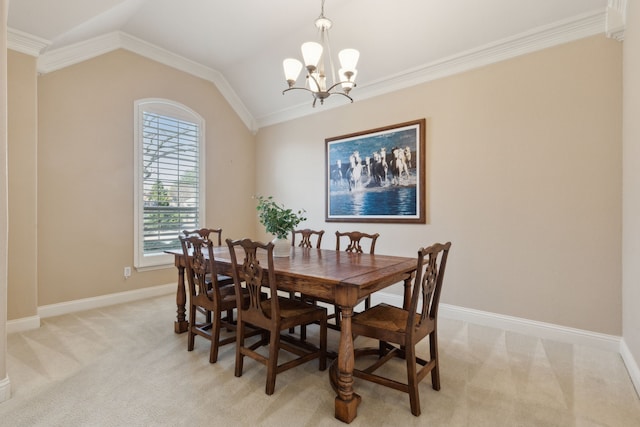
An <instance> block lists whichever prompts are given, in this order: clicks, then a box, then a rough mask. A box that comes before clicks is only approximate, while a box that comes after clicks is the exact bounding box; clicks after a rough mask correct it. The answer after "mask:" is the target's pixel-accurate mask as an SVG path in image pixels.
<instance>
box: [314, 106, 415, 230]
mask: <svg viewBox="0 0 640 427" xmlns="http://www.w3.org/2000/svg"><path fill="white" fill-rule="evenodd" d="M425 135H426V119H419V120H414V121H410V122H405V123H399V124H395V125H391V126H386V127H381V128H377V129H371V130H367V131H364V132H357V133H352V134H349V135H342V136H337V137H332V138H327V139H325V145H326V151H325V155H326V215H325V219H326V221H328V222H398V223H407V222H408V223H420V224H424V223H425V210H426V201H425V186H426V182H425Z"/></svg>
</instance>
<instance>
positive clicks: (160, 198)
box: [142, 112, 200, 255]
mask: <svg viewBox="0 0 640 427" xmlns="http://www.w3.org/2000/svg"><path fill="white" fill-rule="evenodd" d="M143 122H144V123H143V141H142V142H143V159H142V161H143V171H142V173H143V183H142V185H143V203H144V210H143V237H144V253H145V255H148V254H153V253H160V252H163V251H165V250H168V249H179V248H180V241H179V239H178V234H179V233H180V232H181V231H182V230H185V229H195V228H197V227H198V224H200V221H199V218H198V215H199V205H200V197H199V195H200V188H199V185H200V181H199V172H200V171H199V167H200V164H199V159H200V153H199V145H200V144H199V138H200V135H199V127H198V124H197V123H192V122H189V121H184V120H179V119H176V118H173V117H169V116H165V115H161V114H157V113H151V112H144V113H143Z"/></svg>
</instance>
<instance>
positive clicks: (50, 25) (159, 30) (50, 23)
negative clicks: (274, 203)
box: [8, 0, 625, 130]
mask: <svg viewBox="0 0 640 427" xmlns="http://www.w3.org/2000/svg"><path fill="white" fill-rule="evenodd" d="M624 1H625V0H608V1H607V0H482V1H478V0H438V1H436V0H394V1H391V0H326V2H325V6H324V12H325V15H326V16H327V17H328V18H330V19H331V20H332V21H333V28H332V29H331V47H332V49H333V52H334V54H336V53H337V52H338V51H339V50H340V49H343V48H346V47H352V48H356V49H358V50H359V51H360V61H359V63H358V76H357V87H356V88H355V89H353V91H352V95H353V97H354V99H355V102H358V100H361V99H366V98H368V97H372V96H376V95H380V94H382V93H385V92H388V91H390V90H396V89H399V88H402V87H408V86H411V85H414V84H417V83H421V82H423V81H428V80H431V79H434V78H438V77H442V76H444V75H448V74H453V73H456V72H460V71H464V70H467V69H471V68H473V67H477V66H479V65H483V64H487V63H491V62H495V61H498V60H501V59H506V58H509V57H513V56H516V55H519V54H523V53H527V52H531V51H534V50H538V49H541V48H545V47H548V46H552V45H555V44H559V43H564V42H567V41H571V40H575V39H578V38H582V37H586V36H589V35H593V34H598V33H605V32H607V31H608V32H610V33H611V32H614V31H615V30H616V27H618V26H619V24H620V22H621V17H620V16H619V15H620V10H623V9H622V8H621V7H620V6H619V4H620V3H624ZM320 7H321V0H268V1H267V0H90V1H87V0H55V1H53V0H11V1H10V2H9V18H8V25H9V47H10V48H12V49H15V50H19V51H22V52H24V53H29V54H32V55H34V56H37V57H38V70H39V71H40V72H43V73H47V72H51V71H53V70H56V69H59V68H63V67H65V66H68V65H71V64H74V63H77V62H80V61H82V60H86V59H88V58H91V57H93V56H97V55H100V54H103V53H105V52H108V51H111V50H114V49H118V48H124V49H128V50H131V51H134V52H137V53H139V54H142V55H145V56H147V57H149V58H152V59H155V60H158V61H160V62H163V63H165V64H167V65H170V66H173V67H176V68H179V69H182V70H185V71H187V72H191V73H193V74H195V75H198V76H200V77H203V78H206V79H209V80H211V81H212V82H214V83H215V84H216V85H217V86H218V88H219V89H220V91H221V92H222V93H223V95H224V96H225V97H226V98H227V100H228V101H229V102H230V103H231V105H232V106H233V108H234V109H235V110H236V112H237V113H238V114H239V115H240V117H241V118H242V119H243V120H244V121H245V123H246V124H247V126H248V127H249V128H250V129H252V130H256V129H258V128H260V127H261V126H265V125H269V124H273V123H277V122H280V121H283V120H287V119H290V118H294V117H300V116H302V115H306V114H312V113H313V112H315V111H319V110H320V109H326V108H333V107H338V106H344V105H346V104H347V103H348V100H347V99H346V98H343V97H330V98H329V99H328V100H327V101H326V102H325V105H323V106H316V107H315V108H312V107H311V101H312V99H311V96H310V95H309V94H308V93H306V92H303V91H294V92H290V93H287V94H286V95H283V94H282V90H283V89H285V88H286V87H287V85H286V82H285V80H284V76H283V72H282V60H283V59H284V58H287V57H298V58H301V54H300V45H301V43H303V42H305V41H310V40H317V39H318V35H317V31H316V28H315V26H314V20H315V19H316V18H317V17H318V16H319V14H320Z"/></svg>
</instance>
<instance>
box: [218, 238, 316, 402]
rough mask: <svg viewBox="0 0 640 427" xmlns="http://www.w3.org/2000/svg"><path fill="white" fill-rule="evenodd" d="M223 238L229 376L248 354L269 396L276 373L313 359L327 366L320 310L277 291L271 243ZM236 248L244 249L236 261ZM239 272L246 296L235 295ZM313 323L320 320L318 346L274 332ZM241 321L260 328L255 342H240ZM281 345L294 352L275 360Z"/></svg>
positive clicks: (238, 369) (239, 371)
mask: <svg viewBox="0 0 640 427" xmlns="http://www.w3.org/2000/svg"><path fill="white" fill-rule="evenodd" d="M226 242H227V245H228V246H229V253H230V255H231V266H232V273H233V278H234V280H235V289H236V296H237V298H238V322H237V329H236V334H237V341H236V366H235V376H236V377H240V376H242V370H243V362H244V357H245V356H249V357H250V358H252V359H254V360H256V361H258V362H260V363H262V364H263V365H265V366H266V367H267V382H266V388H265V392H266V394H268V395H271V394H273V392H274V390H275V384H276V375H277V374H279V373H281V372H284V371H286V370H288V369H291V368H293V367H295V366H298V365H301V364H302V363H305V362H308V361H310V360H314V359H319V362H318V363H319V368H320V370H321V371H323V370H325V369H326V367H327V360H326V351H327V311H326V309H325V308H324V307H318V306H315V305H312V304H307V303H305V302H303V301H300V300H297V299H290V298H285V297H281V296H279V295H278V286H277V282H276V276H275V271H274V264H273V263H274V261H273V243H267V244H265V243H261V242H256V241H252V240H251V239H242V240H234V241H232V240H231V239H227V240H226ZM236 248H241V249H242V250H241V251H239V252H241V253H242V254H244V259H243V260H242V261H241V262H238V256H237V254H236ZM261 261H262V263H261ZM241 274H242V277H243V279H244V283H245V286H244V287H245V289H246V290H247V291H248V293H249V295H250V297H249V299H248V300H242V299H241V292H242V289H243V287H242V283H241V281H240V277H241V276H240V275H241ZM263 287H265V288H267V289H268V293H265V292H262V288H263ZM315 322H318V323H319V324H320V333H319V343H318V346H315V345H312V344H310V343H309V342H306V341H302V340H298V339H296V338H294V337H293V336H291V335H287V334H281V333H280V332H281V331H283V330H286V329H289V328H291V327H294V326H298V325H306V324H309V323H315ZM247 326H252V327H255V328H258V330H260V329H261V330H262V331H263V332H264V333H263V335H262V337H261V339H260V340H259V341H258V342H255V343H253V344H251V345H246V344H245V339H244V329H245V328H246V327H247ZM262 346H268V347H269V350H268V356H266V357H265V356H264V355H262V354H260V353H258V352H257V351H256V350H257V349H258V348H259V347H262ZM281 349H282V350H285V351H287V352H289V353H291V354H293V355H294V356H295V357H294V358H293V359H290V360H288V361H287V362H284V363H281V364H278V354H279V352H280V350H281Z"/></svg>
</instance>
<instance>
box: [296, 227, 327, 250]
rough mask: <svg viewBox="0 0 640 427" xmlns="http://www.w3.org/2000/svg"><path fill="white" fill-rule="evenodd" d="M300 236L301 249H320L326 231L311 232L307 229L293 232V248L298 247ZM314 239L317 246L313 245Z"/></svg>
mask: <svg viewBox="0 0 640 427" xmlns="http://www.w3.org/2000/svg"><path fill="white" fill-rule="evenodd" d="M298 234H299V235H300V243H298V246H299V247H301V248H317V249H320V244H321V243H322V236H323V235H324V230H311V229H309V228H305V229H302V230H293V233H291V235H292V238H291V246H296V235H298ZM314 237H315V241H316V243H315V245H314V244H313V238H314Z"/></svg>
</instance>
